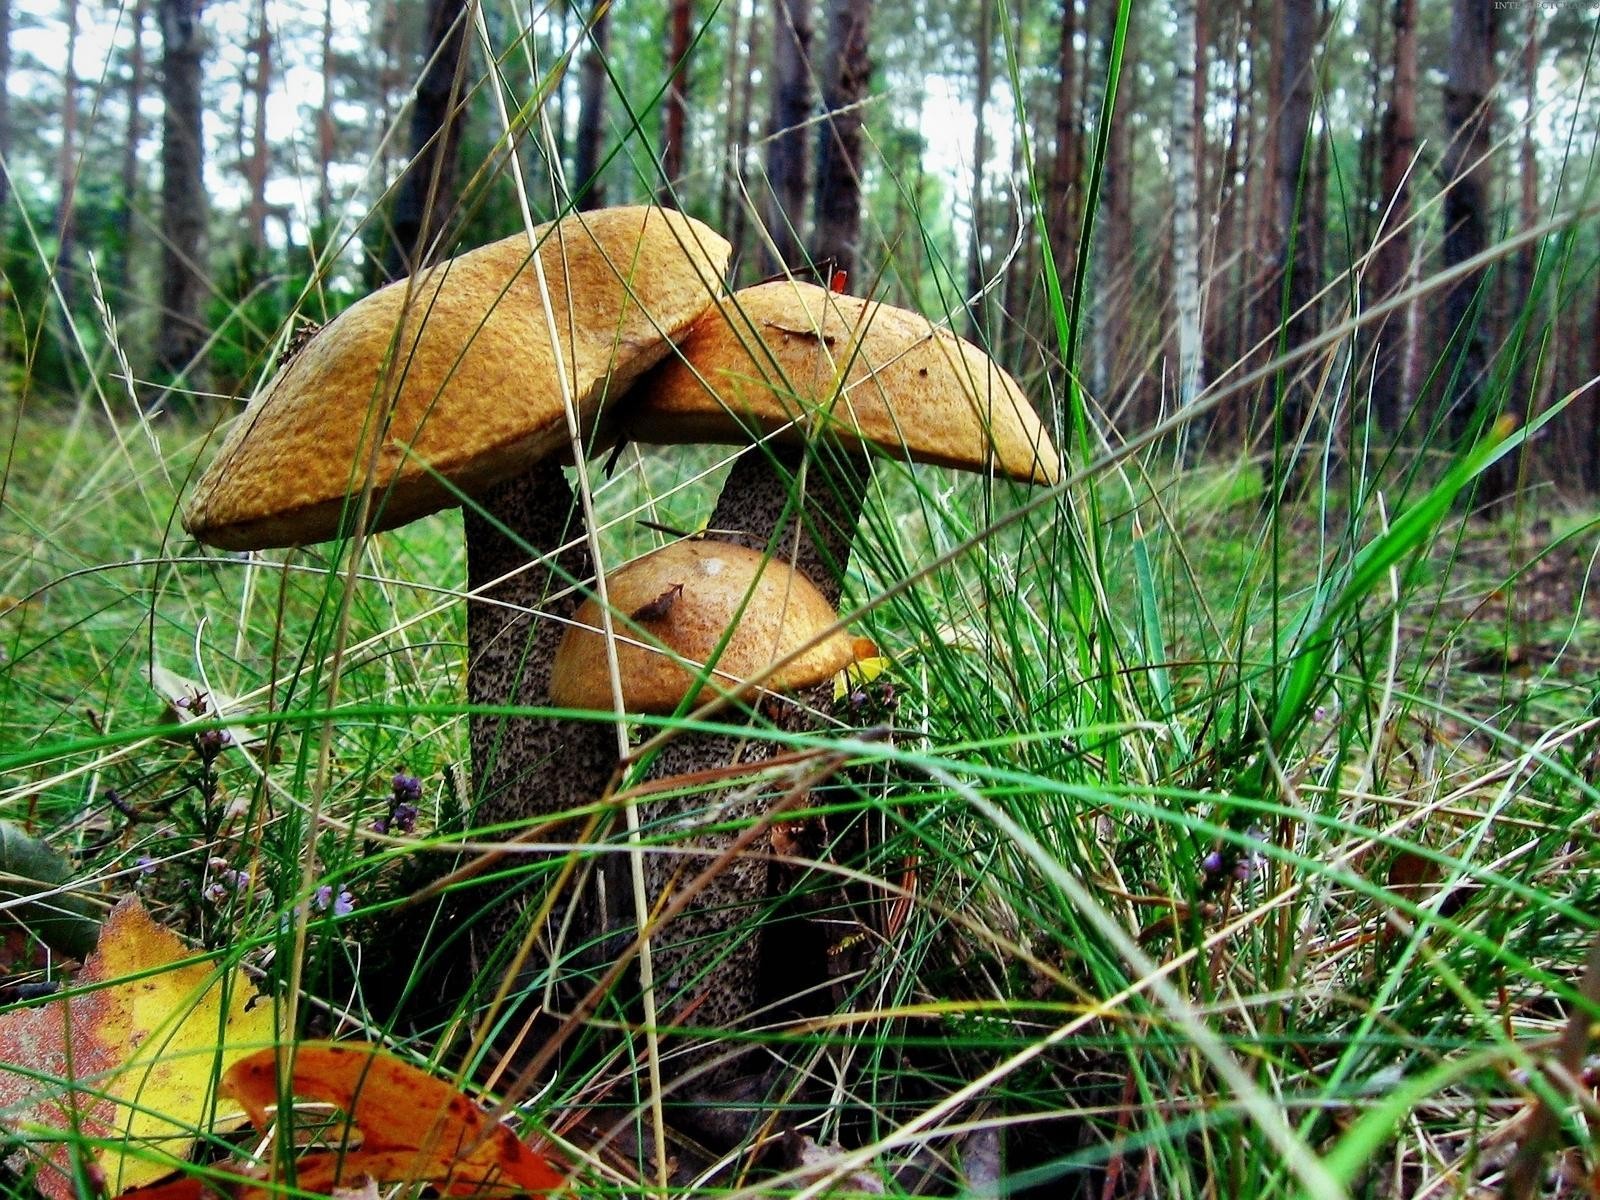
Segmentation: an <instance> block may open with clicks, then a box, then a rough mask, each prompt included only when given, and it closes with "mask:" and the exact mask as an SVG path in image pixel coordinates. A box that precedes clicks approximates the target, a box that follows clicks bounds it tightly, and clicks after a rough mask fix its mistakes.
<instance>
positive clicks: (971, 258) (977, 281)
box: [967, 0, 994, 340]
mask: <svg viewBox="0 0 1600 1200" xmlns="http://www.w3.org/2000/svg"><path fill="white" fill-rule="evenodd" d="M976 51H977V64H976V78H975V82H974V87H973V98H972V117H973V121H972V230H971V234H972V241H971V245H970V247H969V248H968V251H967V303H968V306H969V309H970V316H971V319H972V328H973V330H974V331H975V332H976V334H977V335H978V338H979V340H982V335H983V333H984V331H985V329H986V328H987V326H988V321H987V320H985V313H986V310H987V308H988V305H987V304H986V303H985V301H984V295H983V290H984V287H985V285H986V283H987V281H988V277H989V272H988V267H987V265H986V264H985V262H984V252H983V250H984V242H985V241H986V238H987V233H988V228H989V225H988V214H987V213H986V212H985V211H984V203H983V172H984V167H985V166H987V165H988V162H989V122H988V111H989V93H990V92H991V91H992V90H993V89H994V5H993V4H992V3H991V2H990V0H979V2H978V41H977V46H976Z"/></svg>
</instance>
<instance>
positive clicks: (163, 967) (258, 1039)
mask: <svg viewBox="0 0 1600 1200" xmlns="http://www.w3.org/2000/svg"><path fill="white" fill-rule="evenodd" d="M275 1035H276V1030H275V1028H274V1022H273V1012H272V1005H271V1004H270V1002H268V1001H265V1000H263V999H261V998H260V997H258V996H257V995H256V993H255V990H254V989H253V988H252V987H251V986H250V983H249V981H248V980H246V979H245V977H244V974H243V972H241V971H239V970H238V969H236V968H234V969H229V968H224V967H219V966H218V965H217V964H216V963H215V962H212V961H210V960H207V959H195V958H194V957H193V956H192V955H191V954H190V952H189V950H188V949H187V948H186V947H185V946H184V944H183V943H182V942H181V941H180V940H179V939H178V937H177V935H176V934H174V933H172V932H171V931H170V930H167V929H164V928H162V927H161V926H160V925H158V924H156V923H155V922H154V921H153V920H151V918H150V915H149V914H148V913H147V912H145V910H144V907H143V906H142V905H141V904H140V903H139V902H138V900H137V899H135V898H133V897H129V898H128V899H126V900H124V901H122V902H121V903H120V904H118V905H117V907H116V908H115V909H113V910H112V912H111V916H110V917H109V918H108V919H107V921H106V924H105V928H104V929H103V930H102V931H101V934H100V941H99V944H98V945H97V947H96V948H95V951H94V953H93V954H91V955H90V956H89V958H88V960H87V961H86V962H85V963H84V966H83V970H81V971H80V972H79V973H78V975H77V977H76V978H75V979H74V980H73V986H72V994H71V995H70V996H68V997H65V998H62V999H57V1000H53V1001H50V1002H47V1003H45V1004H41V1005H38V1006H36V1007H33V1008H26V1009H19V1010H17V1011H14V1012H10V1013H6V1014H4V1015H3V1016H0V1119H3V1120H4V1121H5V1123H6V1124H7V1125H9V1126H11V1127H12V1128H13V1129H15V1130H17V1131H18V1132H19V1133H21V1134H23V1135H24V1137H25V1138H27V1139H28V1141H27V1144H26V1147H25V1153H29V1154H32V1155H33V1156H35V1157H36V1158H37V1159H38V1160H39V1161H38V1176H37V1180H36V1182H37V1186H38V1188H39V1190H40V1191H41V1192H42V1193H44V1195H45V1196H47V1197H49V1198H50V1200H73V1198H74V1197H76V1195H77V1189H76V1186H75V1183H74V1171H73V1166H72V1158H71V1153H72V1147H73V1146H74V1145H78V1146H84V1147H88V1146H93V1147H95V1149H94V1150H93V1156H94V1165H95V1167H96V1168H97V1169H98V1173H100V1174H103V1175H104V1178H105V1187H106V1191H107V1193H108V1194H109V1195H113V1196H115V1195H117V1194H118V1193H120V1192H122V1191H124V1190H125V1189H127V1188H130V1187H133V1186H135V1185H138V1184H142V1183H148V1182H151V1181H152V1180H155V1179H159V1178H160V1177H161V1176H163V1175H165V1174H167V1173H168V1172H169V1171H171V1170H172V1168H173V1166H174V1165H175V1163H176V1162H179V1161H182V1159H183V1157H184V1156H185V1155H186V1154H187V1153H188V1150H189V1146H190V1145H191V1143H192V1142H193V1141H194V1139H195V1137H196V1136H197V1135H198V1134H200V1133H202V1132H204V1131H205V1130H207V1129H212V1128H217V1127H219V1126H226V1125H230V1124H237V1123H238V1122H239V1121H241V1120H242V1119H243V1117H244V1112H243V1110H242V1109H241V1108H240V1107H239V1106H238V1105H237V1104H235V1103H233V1102H232V1101H230V1100H227V1099H225V1098H222V1097H220V1096H219V1095H218V1094H217V1092H216V1087H215V1085H216V1081H217V1080H218V1079H219V1078H220V1077H221V1076H222V1073H223V1072H224V1071H225V1070H227V1068H228V1067H229V1066H231V1065H232V1064H233V1063H234V1062H236V1061H238V1060H239V1059H241V1058H243V1057H244V1056H245V1055H247V1054H249V1053H250V1052H251V1051H254V1050H257V1049H259V1048H260V1047H261V1046H265V1045H270V1044H272V1042H273V1041H274V1038H275ZM18 1165H19V1166H20V1165H22V1164H18Z"/></svg>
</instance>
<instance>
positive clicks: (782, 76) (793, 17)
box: [763, 0, 811, 273]
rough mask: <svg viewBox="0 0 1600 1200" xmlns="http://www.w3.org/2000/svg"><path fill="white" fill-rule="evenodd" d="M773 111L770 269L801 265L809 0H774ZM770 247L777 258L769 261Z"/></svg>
mask: <svg viewBox="0 0 1600 1200" xmlns="http://www.w3.org/2000/svg"><path fill="white" fill-rule="evenodd" d="M772 33H773V37H772V113H771V116H770V118H769V120H768V122H767V188H768V194H767V202H766V206H765V207H766V212H765V213H764V214H763V215H764V217H765V220H766V225H767V234H768V236H769V237H770V238H771V239H772V250H769V251H768V252H767V254H766V255H765V256H764V257H765V258H766V259H767V270H768V272H769V273H775V272H778V271H782V270H784V269H785V268H788V269H791V270H793V269H796V268H800V267H803V266H804V265H805V251H804V249H803V248H802V247H803V244H804V243H803V240H802V229H803V227H804V225H805V212H806V196H807V190H808V188H807V184H808V176H809V166H810V164H809V162H808V158H809V156H808V154H807V151H806V147H807V145H808V144H809V138H808V130H807V128H806V122H807V121H809V120H810V119H811V0H777V7H776V9H775V11H774V14H773V25H772ZM773 250H775V251H776V257H777V261H776V262H774V261H772V257H773Z"/></svg>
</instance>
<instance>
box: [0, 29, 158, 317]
mask: <svg viewBox="0 0 1600 1200" xmlns="http://www.w3.org/2000/svg"><path fill="white" fill-rule="evenodd" d="M0 2H4V0H0ZM146 2H147V0H134V2H133V4H132V5H130V6H129V8H128V87H127V104H128V121H127V125H126V126H125V127H124V129H123V135H122V169H121V172H120V174H121V180H120V183H121V189H122V194H121V195H120V196H118V197H117V210H118V218H119V221H120V224H121V229H120V230H118V236H117V257H116V262H115V265H114V268H113V270H114V277H113V281H114V284H115V286H116V287H117V288H118V289H119V290H120V289H122V288H125V287H127V286H128V281H129V280H130V279H132V278H133V247H134V236H133V231H134V228H135V225H134V219H133V214H134V212H135V210H136V209H137V207H138V203H139V193H140V192H141V190H142V188H141V186H140V185H141V179H140V170H139V147H140V145H141V144H142V143H143V142H144V114H143V113H141V112H140V111H139V110H140V105H142V104H143V103H144V89H145V63H144V18H145V4H146ZM3 90H4V81H3V80H0V91H3ZM4 203H5V202H4V200H3V199H0V206H3V205H4Z"/></svg>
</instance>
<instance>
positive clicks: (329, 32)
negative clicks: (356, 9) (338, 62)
mask: <svg viewBox="0 0 1600 1200" xmlns="http://www.w3.org/2000/svg"><path fill="white" fill-rule="evenodd" d="M321 70H322V104H321V105H320V107H319V108H318V109H317V228H318V229H319V230H323V231H325V230H327V228H328V226H329V223H330V222H331V221H332V219H333V180H332V175H331V172H332V168H333V151H334V128H333V0H322V63H321Z"/></svg>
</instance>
